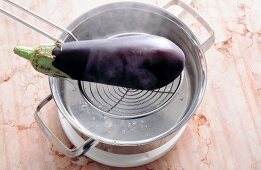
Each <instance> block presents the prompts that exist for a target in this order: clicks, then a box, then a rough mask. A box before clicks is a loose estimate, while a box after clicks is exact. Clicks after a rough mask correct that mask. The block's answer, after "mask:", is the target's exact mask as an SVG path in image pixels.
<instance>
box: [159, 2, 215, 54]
mask: <svg viewBox="0 0 261 170" xmlns="http://www.w3.org/2000/svg"><path fill="white" fill-rule="evenodd" d="M172 5H177V6H179V7H181V8H183V9H184V10H185V11H187V12H188V13H190V14H191V15H192V16H193V17H195V19H196V20H198V22H199V23H201V24H202V25H203V26H204V27H205V29H206V30H207V31H208V33H209V37H208V38H207V39H206V40H205V41H204V42H203V43H202V44H201V48H202V50H203V51H204V52H206V51H207V50H208V49H209V48H210V47H211V46H212V45H213V44H214V41H215V36H214V31H213V29H212V28H211V27H210V25H209V24H208V23H207V21H206V20H205V19H204V18H203V17H202V16H201V15H199V13H197V12H196V11H195V10H194V9H193V8H191V7H190V6H189V5H187V4H186V3H185V2H183V1H181V0H171V1H169V2H168V3H166V4H165V5H164V6H163V8H164V9H167V8H169V7H170V6H172Z"/></svg>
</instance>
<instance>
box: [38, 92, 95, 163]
mask: <svg viewBox="0 0 261 170" xmlns="http://www.w3.org/2000/svg"><path fill="white" fill-rule="evenodd" d="M52 99H53V97H52V95H51V94H50V95H49V96H47V97H46V98H45V99H44V100H43V101H42V102H41V103H40V104H39V105H38V106H37V108H36V110H35V114H34V116H35V120H36V122H37V124H38V126H39V127H40V129H41V130H42V131H43V132H44V134H45V135H46V136H47V138H48V139H49V140H50V141H51V142H52V143H53V144H54V145H55V146H56V147H57V148H59V149H60V151H61V152H62V153H63V154H64V155H66V156H67V157H70V158H74V157H78V156H82V155H84V154H85V153H86V152H87V151H88V150H89V149H90V148H91V147H92V146H95V145H97V144H98V141H96V140H94V139H90V138H89V139H88V140H86V141H85V142H84V143H83V144H82V145H81V146H80V147H76V148H73V149H69V148H68V147H67V146H66V145H64V144H63V143H62V142H61V141H60V140H59V139H58V138H57V137H56V136H55V134H54V133H53V132H52V131H51V130H50V129H49V128H48V127H47V126H46V124H45V123H44V121H43V120H42V119H41V117H40V113H41V112H40V110H41V109H42V108H43V107H44V106H45V105H46V104H47V103H48V102H49V101H50V100H52Z"/></svg>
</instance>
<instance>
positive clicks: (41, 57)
mask: <svg viewBox="0 0 261 170" xmlns="http://www.w3.org/2000/svg"><path fill="white" fill-rule="evenodd" d="M55 47H56V46H55V45H40V46H38V47H36V48H30V47H23V46H17V47H15V48H14V53H15V54H17V55H19V56H20V57H23V58H25V59H27V60H29V61H30V62H31V64H32V66H33V67H34V69H35V70H36V71H38V72H41V73H43V74H46V75H49V76H54V77H64V78H70V76H68V75H67V74H66V73H64V72H62V71H60V70H59V69H57V68H55V67H54V66H53V64H52V63H53V61H54V60H55V56H54V55H52V51H53V49H54V48H55Z"/></svg>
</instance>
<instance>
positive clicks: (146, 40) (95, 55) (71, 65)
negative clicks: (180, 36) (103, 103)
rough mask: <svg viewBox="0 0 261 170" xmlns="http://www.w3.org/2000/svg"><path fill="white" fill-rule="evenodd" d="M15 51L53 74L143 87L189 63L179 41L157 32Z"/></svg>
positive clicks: (162, 81)
mask: <svg viewBox="0 0 261 170" xmlns="http://www.w3.org/2000/svg"><path fill="white" fill-rule="evenodd" d="M14 51H15V53H16V54H18V55H19V56H21V57H24V58H26V59H29V60H30V61H31V63H32V65H33V66H34V68H35V69H36V70H37V71H39V72H41V73H44V74H47V75H50V76H56V77H65V78H71V79H75V80H81V81H89V82H96V83H102V84H108V85H114V86H121V87H126V88H132V89H141V90H154V89H157V88H161V87H163V86H166V85H168V84H169V83H171V82H172V81H173V80H175V79H176V78H177V77H178V76H179V75H180V74H181V72H182V70H183V68H184V65H185V55H184V53H183V51H182V50H181V49H180V48H179V47H178V46H177V45H176V44H175V43H173V42H172V41H170V40H168V39H166V38H163V37H160V36H154V35H136V36H126V37H118V38H111V39H97V40H86V41H74V42H67V43H62V44H60V45H59V46H57V45H41V46H39V47H37V48H26V47H21V46H18V47H16V48H15V49H14Z"/></svg>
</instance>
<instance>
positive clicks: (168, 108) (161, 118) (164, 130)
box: [35, 0, 214, 157]
mask: <svg viewBox="0 0 261 170" xmlns="http://www.w3.org/2000/svg"><path fill="white" fill-rule="evenodd" d="M172 5H178V6H180V7H181V8H183V9H184V10H185V11H187V12H189V13H190V14H191V15H192V16H194V17H195V18H196V19H197V20H198V21H199V22H200V23H201V24H202V25H203V26H204V27H205V28H206V30H207V31H208V32H209V37H208V38H207V40H206V41H204V42H203V43H202V44H200V43H199V41H198V40H197V38H196V36H195V35H194V34H193V33H192V31H191V30H190V29H189V28H188V27H187V26H186V25H185V24H184V23H183V22H182V21H181V20H180V19H178V18H177V17H175V16H174V15H172V14H171V13H169V12H167V11H166V10H165V9H166V8H168V7H170V6H172ZM164 8H165V9H164ZM164 8H159V7H156V6H152V5H148V4H143V3H136V2H120V3H112V4H107V5H103V6H100V7H98V8H95V9H93V10H90V11H88V12H86V13H85V14H83V15H82V16H80V17H79V18H77V19H76V20H75V21H74V22H72V23H71V24H70V25H69V27H68V30H69V31H70V32H72V34H73V35H74V36H75V37H76V38H77V39H78V40H86V39H96V38H112V37H115V36H126V35H128V34H154V35H160V36H163V37H166V38H168V39H170V40H172V41H173V42H174V43H176V44H177V45H178V46H179V47H180V48H181V49H182V50H183V51H184V53H185V55H186V66H185V69H184V71H183V73H182V76H181V77H180V78H179V79H177V80H175V81H174V82H172V83H171V84H170V85H168V86H166V87H164V88H162V89H158V90H156V91H153V92H151V91H135V90H129V89H124V88H116V87H112V86H105V85H100V84H94V83H86V82H85V83H83V82H77V81H72V80H65V79H58V78H53V77H50V78H49V80H50V81H49V82H50V88H51V91H52V95H50V96H48V97H47V98H46V99H45V100H43V101H42V102H41V104H40V105H39V106H38V108H37V110H36V114H35V118H36V120H37V123H38V124H39V126H40V127H41V128H42V130H43V131H44V132H45V134H46V135H47V137H48V138H49V139H50V140H51V141H52V142H53V143H54V144H56V145H57V147H59V148H60V149H61V150H62V151H63V153H64V154H66V155H67V156H69V157H76V156H80V155H82V154H84V153H86V152H88V151H89V149H90V148H91V147H94V146H95V145H96V144H98V143H105V144H110V145H116V146H138V145H145V144H149V143H154V142H156V141H158V140H160V139H164V138H165V137H167V136H169V135H171V134H172V135H173V134H174V135H175V134H176V133H177V132H178V131H179V130H180V128H181V127H183V126H184V125H185V124H186V122H187V121H188V120H189V119H190V118H191V116H192V115H193V113H195V111H196V109H197V107H198V106H199V104H200V102H201V100H202V97H203V94H204V92H205V87H206V61H205V57H204V52H205V51H207V50H208V49H209V48H210V47H211V46H212V44H213V42H214V33H213V31H212V29H211V28H210V26H209V25H208V23H207V22H206V21H205V20H204V19H203V18H202V17H201V16H200V15H199V14H198V13H197V12H195V11H194V10H193V9H192V8H191V7H189V6H188V5H186V4H185V3H184V2H182V1H179V0H173V1H170V2H169V3H168V4H166V5H165V6H164ZM61 38H62V39H63V40H64V41H73V40H74V38H73V37H71V36H70V35H68V34H63V35H62V36H61ZM133 96H134V97H133ZM51 99H54V101H55V102H56V104H57V107H58V108H59V111H60V112H61V113H62V115H63V116H64V117H65V118H66V119H67V121H68V122H69V123H70V125H72V126H73V127H74V128H75V129H76V130H77V131H78V132H80V133H81V134H83V135H85V136H87V137H89V138H88V140H86V141H85V142H84V143H83V144H82V145H81V146H80V147H77V148H74V149H69V148H67V147H66V146H65V145H64V144H63V143H62V142H61V141H60V140H59V139H58V138H57V137H56V136H55V135H54V134H53V133H52V132H51V131H50V129H49V128H48V127H47V126H46V124H45V123H44V122H43V121H42V119H41V117H40V110H41V108H42V107H43V106H44V105H45V104H46V103H47V102H48V101H50V100H51ZM155 103H156V104H155ZM144 113H145V114H144Z"/></svg>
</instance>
